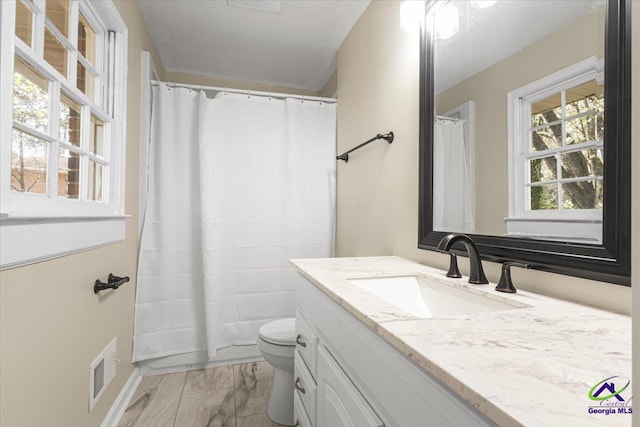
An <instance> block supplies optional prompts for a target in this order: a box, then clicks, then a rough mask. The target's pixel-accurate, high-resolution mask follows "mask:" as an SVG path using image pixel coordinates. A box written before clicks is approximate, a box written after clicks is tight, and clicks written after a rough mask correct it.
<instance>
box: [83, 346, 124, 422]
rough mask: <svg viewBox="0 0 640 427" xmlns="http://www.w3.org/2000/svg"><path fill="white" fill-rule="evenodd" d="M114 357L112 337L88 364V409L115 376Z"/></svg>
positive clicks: (114, 350)
mask: <svg viewBox="0 0 640 427" xmlns="http://www.w3.org/2000/svg"><path fill="white" fill-rule="evenodd" d="M116 357H117V356H116V339H115V338H114V339H113V340H111V342H110V343H109V345H107V346H106V347H105V349H104V350H102V352H101V353H100V354H99V355H98V357H96V359H95V360H94V361H93V362H92V363H91V365H90V366H89V411H91V410H92V409H93V407H94V406H95V404H96V402H97V401H98V399H100V397H102V394H103V393H104V390H105V389H106V388H107V386H108V385H109V383H110V382H111V380H112V379H113V377H115V375H116Z"/></svg>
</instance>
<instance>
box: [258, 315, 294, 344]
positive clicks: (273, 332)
mask: <svg viewBox="0 0 640 427" xmlns="http://www.w3.org/2000/svg"><path fill="white" fill-rule="evenodd" d="M258 334H259V336H260V338H261V339H262V340H264V341H266V342H268V343H271V344H275V345H283V346H295V345H296V318H295V317H288V318H286V319H278V320H274V321H271V322H267V323H265V324H264V325H262V326H261V327H260V329H259V331H258Z"/></svg>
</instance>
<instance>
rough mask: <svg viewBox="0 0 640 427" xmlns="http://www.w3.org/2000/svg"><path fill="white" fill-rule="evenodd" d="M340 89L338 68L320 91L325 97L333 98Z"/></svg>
mask: <svg viewBox="0 0 640 427" xmlns="http://www.w3.org/2000/svg"><path fill="white" fill-rule="evenodd" d="M337 91H338V70H336V71H334V72H333V74H331V77H329V80H327V82H326V83H325V84H324V87H323V88H322V90H321V91H320V96H323V97H325V98H333V97H334V96H335V95H336V92H337Z"/></svg>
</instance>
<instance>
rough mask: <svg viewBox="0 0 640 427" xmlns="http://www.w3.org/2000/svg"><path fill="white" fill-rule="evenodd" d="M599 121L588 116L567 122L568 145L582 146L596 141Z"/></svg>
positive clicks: (593, 116) (592, 116)
mask: <svg viewBox="0 0 640 427" xmlns="http://www.w3.org/2000/svg"><path fill="white" fill-rule="evenodd" d="M596 122H597V120H596V116H595V115H588V116H584V117H580V118H577V119H573V120H569V121H568V122H567V144H580V143H581V142H589V141H595V140H596V131H597V123H596Z"/></svg>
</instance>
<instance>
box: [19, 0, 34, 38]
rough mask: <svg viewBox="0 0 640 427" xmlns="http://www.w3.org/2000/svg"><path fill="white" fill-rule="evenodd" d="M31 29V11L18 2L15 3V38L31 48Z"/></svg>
mask: <svg viewBox="0 0 640 427" xmlns="http://www.w3.org/2000/svg"><path fill="white" fill-rule="evenodd" d="M32 28H33V14H32V13H31V9H29V8H28V7H27V6H25V4H24V3H22V2H21V1H20V0H18V1H17V2H16V36H18V38H19V39H20V40H22V41H23V42H25V43H26V44H28V45H29V46H31V29H32Z"/></svg>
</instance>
